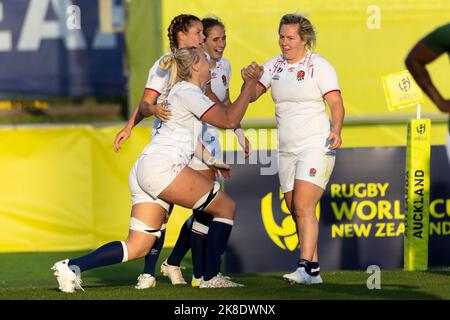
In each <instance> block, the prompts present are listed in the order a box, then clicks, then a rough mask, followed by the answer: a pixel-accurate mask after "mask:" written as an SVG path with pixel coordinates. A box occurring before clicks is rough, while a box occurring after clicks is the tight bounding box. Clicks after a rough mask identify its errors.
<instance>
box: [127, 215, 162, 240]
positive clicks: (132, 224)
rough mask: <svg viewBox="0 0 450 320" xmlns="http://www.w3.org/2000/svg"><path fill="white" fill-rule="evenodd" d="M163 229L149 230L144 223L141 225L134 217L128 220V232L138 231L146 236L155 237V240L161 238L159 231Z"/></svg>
mask: <svg viewBox="0 0 450 320" xmlns="http://www.w3.org/2000/svg"><path fill="white" fill-rule="evenodd" d="M164 229H165V226H164ZM164 229H162V228H161V229H154V228H150V227H149V226H147V225H146V224H145V223H143V222H142V221H141V220H139V219H136V218H134V217H131V219H130V230H134V231H139V232H143V233H146V234H151V235H153V236H155V237H156V238H160V237H161V230H164Z"/></svg>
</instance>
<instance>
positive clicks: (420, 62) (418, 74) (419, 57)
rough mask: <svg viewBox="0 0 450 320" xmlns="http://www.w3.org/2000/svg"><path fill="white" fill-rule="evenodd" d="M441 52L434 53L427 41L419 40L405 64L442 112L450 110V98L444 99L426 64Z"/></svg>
mask: <svg viewBox="0 0 450 320" xmlns="http://www.w3.org/2000/svg"><path fill="white" fill-rule="evenodd" d="M439 56H440V54H437V53H434V52H433V51H432V50H431V49H430V48H429V47H428V46H427V44H426V43H425V42H423V41H419V42H418V43H417V44H416V45H415V46H414V47H413V48H412V49H411V51H410V52H409V53H408V56H407V57H406V59H405V65H406V67H407V68H408V70H409V72H410V73H411V75H412V76H413V77H414V80H416V82H417V84H418V85H419V86H420V87H421V88H422V90H423V91H424V92H425V93H426V94H427V96H428V97H429V98H430V99H431V100H432V101H433V102H434V104H435V105H436V106H437V107H438V109H439V110H440V111H442V112H447V113H449V112H450V100H446V99H444V97H443V96H442V95H441V93H440V92H439V90H438V89H437V88H436V87H435V85H434V84H433V82H432V81H431V77H430V74H429V73H428V70H427V69H426V67H425V66H426V65H427V64H428V63H430V62H432V61H434V60H435V59H436V58H437V57H439Z"/></svg>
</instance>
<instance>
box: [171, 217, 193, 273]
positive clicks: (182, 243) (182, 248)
mask: <svg viewBox="0 0 450 320" xmlns="http://www.w3.org/2000/svg"><path fill="white" fill-rule="evenodd" d="M192 219H193V217H192V216H190V217H189V219H187V220H186V222H185V223H184V224H183V226H182V227H181V230H180V234H179V235H178V239H177V242H176V243H175V247H173V250H172V253H171V254H170V256H169V258H168V259H167V263H168V264H170V265H171V266H180V264H181V260H183V258H184V256H185V255H186V253H187V252H188V251H189V249H190V248H191V227H192Z"/></svg>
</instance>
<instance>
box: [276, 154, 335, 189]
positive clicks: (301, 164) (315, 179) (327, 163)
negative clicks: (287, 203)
mask: <svg viewBox="0 0 450 320" xmlns="http://www.w3.org/2000/svg"><path fill="white" fill-rule="evenodd" d="M335 159H336V156H335V155H334V154H327V152H326V150H325V149H324V147H323V146H322V147H310V148H306V149H304V150H302V151H299V152H280V153H279V160H278V161H279V162H278V177H279V178H280V186H281V192H282V193H286V192H289V191H292V190H294V182H295V180H296V179H297V180H303V181H308V182H311V183H313V184H315V185H317V186H319V187H321V188H322V189H324V190H325V188H326V186H327V183H328V181H329V180H330V177H331V173H332V172H333V168H334V163H335Z"/></svg>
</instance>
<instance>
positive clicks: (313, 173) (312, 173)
mask: <svg viewBox="0 0 450 320" xmlns="http://www.w3.org/2000/svg"><path fill="white" fill-rule="evenodd" d="M316 172H317V171H316V169H314V168H311V169H309V176H310V177H315V176H316Z"/></svg>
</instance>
